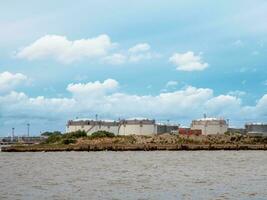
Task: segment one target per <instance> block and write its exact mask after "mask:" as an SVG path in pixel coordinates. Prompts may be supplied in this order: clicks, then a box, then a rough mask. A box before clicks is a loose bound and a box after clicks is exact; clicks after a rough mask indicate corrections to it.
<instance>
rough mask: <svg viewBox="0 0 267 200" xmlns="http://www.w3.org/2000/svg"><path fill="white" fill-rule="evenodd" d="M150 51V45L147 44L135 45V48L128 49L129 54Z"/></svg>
mask: <svg viewBox="0 0 267 200" xmlns="http://www.w3.org/2000/svg"><path fill="white" fill-rule="evenodd" d="M149 50H150V45H149V44H147V43H140V44H136V45H135V46H133V47H131V48H129V50H128V51H129V52H130V53H139V52H146V51H149Z"/></svg>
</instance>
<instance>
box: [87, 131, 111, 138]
mask: <svg viewBox="0 0 267 200" xmlns="http://www.w3.org/2000/svg"><path fill="white" fill-rule="evenodd" d="M114 136H115V135H114V133H110V132H108V131H97V132H94V133H92V135H91V138H101V137H114Z"/></svg>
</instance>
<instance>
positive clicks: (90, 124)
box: [66, 119, 179, 135]
mask: <svg viewBox="0 0 267 200" xmlns="http://www.w3.org/2000/svg"><path fill="white" fill-rule="evenodd" d="M178 128H179V125H170V124H157V123H156V121H155V120H150V119H124V120H118V121H111V120H92V119H75V120H70V121H68V123H67V129H66V132H67V133H68V132H74V131H78V130H83V131H85V132H86V133H87V134H88V135H91V134H92V133H94V132H96V131H108V132H111V133H114V134H115V135H154V134H162V133H178Z"/></svg>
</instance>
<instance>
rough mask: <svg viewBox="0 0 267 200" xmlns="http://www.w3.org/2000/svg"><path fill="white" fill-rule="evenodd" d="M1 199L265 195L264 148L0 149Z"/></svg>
mask: <svg viewBox="0 0 267 200" xmlns="http://www.w3.org/2000/svg"><path fill="white" fill-rule="evenodd" d="M0 199H12V200H13V199H27V200H28V199H34V200H35V199H38V200H42V199H205V200H206V199H264V200H265V199H267V152H266V151H196V152H190V151H176V152H168V151H154V152H55V153H3V152H2V153H0Z"/></svg>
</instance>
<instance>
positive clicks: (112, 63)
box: [0, 0, 267, 136]
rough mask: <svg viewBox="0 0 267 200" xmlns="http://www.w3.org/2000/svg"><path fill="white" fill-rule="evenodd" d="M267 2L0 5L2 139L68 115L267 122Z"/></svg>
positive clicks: (57, 126)
mask: <svg viewBox="0 0 267 200" xmlns="http://www.w3.org/2000/svg"><path fill="white" fill-rule="evenodd" d="M266 18H267V2H266V1H265V0H254V1H251V0H236V1H230V0H224V1H210V0H200V1H195V0H194V1H193V0H181V1H177V0H165V1H157V0H146V1H141V0H140V1H139V0H135V1H127V2H126V1H123V0H113V1H110V0H97V1H78V0H77V1H68V2H66V1H63V0H58V1H52V0H47V1H36V0H35V1H33V0H32V1H31V0H26V1H18V0H17V1H15V0H10V1H5V2H1V3H0V27H1V29H0V30H1V31H0V136H6V135H8V134H10V132H11V128H12V127H15V130H16V134H18V135H23V134H25V133H26V124H27V123H30V124H31V133H32V134H39V133H40V132H41V131H45V130H65V124H66V121H67V120H68V119H74V118H76V117H79V118H93V117H94V116H95V114H96V113H97V114H98V115H99V116H100V118H101V119H118V118H130V117H148V118H154V119H156V120H159V121H166V120H170V121H173V122H178V123H180V124H183V125H187V126H189V124H190V121H191V119H194V118H201V117H202V116H203V114H204V113H206V114H207V115H208V116H210V117H224V118H225V119H230V125H231V126H236V127H242V126H243V124H244V123H245V122H266V121H267V23H266Z"/></svg>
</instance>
